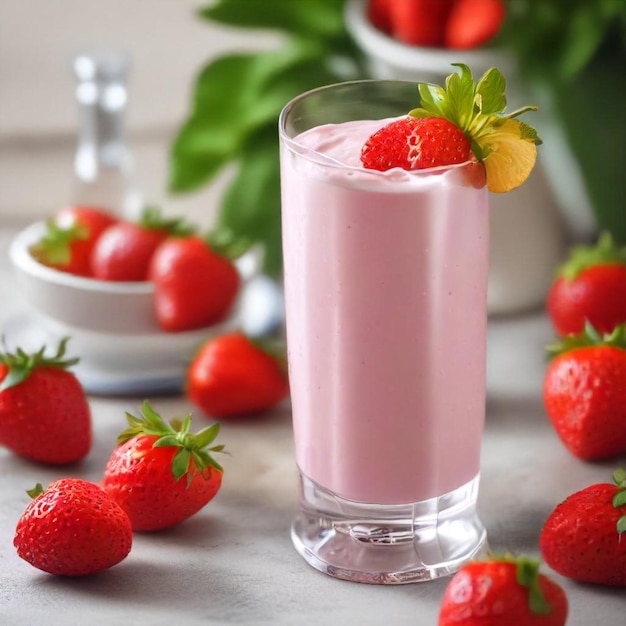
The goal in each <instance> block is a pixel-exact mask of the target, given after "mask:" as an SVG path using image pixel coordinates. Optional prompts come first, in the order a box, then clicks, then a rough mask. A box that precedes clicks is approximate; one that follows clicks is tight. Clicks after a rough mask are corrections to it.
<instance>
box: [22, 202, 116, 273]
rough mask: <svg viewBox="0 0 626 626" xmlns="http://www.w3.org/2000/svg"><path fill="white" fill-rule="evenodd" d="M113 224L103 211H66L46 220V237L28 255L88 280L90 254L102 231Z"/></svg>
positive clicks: (80, 207) (81, 207) (67, 209)
mask: <svg viewBox="0 0 626 626" xmlns="http://www.w3.org/2000/svg"><path fill="white" fill-rule="evenodd" d="M116 222H117V219H116V218H115V217H114V216H113V215H111V214H110V213H108V212H107V211H105V210H104V209H97V208H94V207H86V206H72V207H67V208H65V209H62V210H61V211H59V212H58V213H57V214H56V215H55V216H54V218H52V219H50V220H48V222H47V224H46V233H45V234H44V236H43V237H42V239H41V240H40V241H38V242H37V243H35V244H34V245H32V246H31V248H30V253H31V254H32V256H33V257H34V258H35V259H37V260H38V261H39V262H40V263H43V264H44V265H47V266H49V267H53V268H54V269H57V270H60V271H63V272H68V273H70V274H76V275H78V276H91V263H90V257H91V251H92V249H93V247H94V245H95V244H96V242H97V241H98V239H99V238H100V235H101V234H102V233H103V232H104V230H105V229H107V228H108V227H109V226H112V225H113V224H115V223H116Z"/></svg>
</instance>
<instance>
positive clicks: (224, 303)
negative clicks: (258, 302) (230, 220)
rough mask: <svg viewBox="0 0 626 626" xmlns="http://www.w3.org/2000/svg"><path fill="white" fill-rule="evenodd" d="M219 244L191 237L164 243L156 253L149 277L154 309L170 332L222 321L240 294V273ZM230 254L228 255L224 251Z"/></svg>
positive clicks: (158, 318) (164, 327)
mask: <svg viewBox="0 0 626 626" xmlns="http://www.w3.org/2000/svg"><path fill="white" fill-rule="evenodd" d="M221 252H222V250H221V248H220V247H219V246H218V245H217V244H211V243H208V242H207V241H205V240H203V239H201V238H199V237H195V236H191V237H186V238H182V239H181V238H171V239H167V240H166V241H164V242H163V243H162V244H161V245H160V246H159V247H158V249H157V250H156V252H155V253H154V256H153V258H152V262H151V264H150V270H149V276H150V279H151V280H152V281H154V290H155V291H154V307H155V313H156V317H157V320H158V322H159V324H160V326H161V327H162V328H163V329H164V330H166V331H168V332H177V331H183V330H192V329H194V328H202V327H204V326H210V325H211V324H215V323H217V322H220V321H222V320H223V319H224V318H225V317H226V316H227V315H228V314H229V312H230V310H231V308H232V306H233V304H234V302H235V299H236V297H237V294H238V292H239V285H240V278H239V273H238V272H237V269H236V268H235V266H234V265H233V264H232V263H231V261H230V260H229V259H228V258H227V257H226V256H223V255H222V253H221ZM224 254H227V252H224Z"/></svg>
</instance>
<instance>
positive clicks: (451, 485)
mask: <svg viewBox="0 0 626 626" xmlns="http://www.w3.org/2000/svg"><path fill="white" fill-rule="evenodd" d="M417 104H418V94H417V88H416V85H415V84H414V83H406V82H395V81H358V82H352V83H344V84H338V85H332V86H328V87H323V88H320V89H317V90H314V91H311V92H308V93H305V94H303V95H301V96H299V97H297V98H296V99H294V100H293V101H292V102H290V103H289V104H288V105H287V106H286V107H285V108H284V110H283V112H282V114H281V117H280V123H279V125H280V129H279V131H280V142H281V189H282V215H283V217H282V219H283V248H284V268H285V295H286V326H287V346H288V359H289V372H290V385H291V395H292V406H293V425H294V436H295V449H296V458H297V464H298V469H299V472H300V474H299V475H300V480H299V513H298V515H297V516H296V518H295V520H294V522H293V526H292V539H293V542H294V545H295V547H296V549H297V551H298V552H299V553H300V554H301V555H302V556H303V557H304V558H305V559H306V561H307V562H308V563H309V564H311V565H312V566H313V567H315V568H317V569H318V570H321V571H323V572H325V573H327V574H330V575H331V576H335V577H337V578H343V579H347V580H354V581H359V582H367V583H383V584H392V583H407V582H414V581H421V580H429V579H433V578H436V577H438V576H442V575H447V574H450V573H452V572H454V571H456V570H457V569H458V568H459V567H460V566H461V565H462V564H463V563H465V562H467V561H468V560H469V559H471V558H474V557H475V556H477V555H479V554H481V553H482V552H484V551H485V550H486V533H485V529H484V527H483V525H482V523H481V521H480V519H479V517H478V515H477V512H476V497H477V493H478V480H479V458H480V446H481V436H482V431H483V425H484V415H485V362H486V319H487V315H486V301H487V297H486V295H487V294H486V292H487V267H488V256H489V219H488V217H489V216H488V198H487V190H486V188H485V187H484V185H483V181H481V179H480V176H476V173H477V172H476V168H475V167H474V165H475V164H471V163H470V164H461V165H457V166H451V167H446V168H436V169H431V170H421V171H411V172H407V171H404V170H399V169H394V170H389V171H387V172H378V171H374V170H365V169H362V168H361V167H360V164H359V155H360V149H361V146H362V145H363V143H364V142H365V140H366V138H367V137H368V136H369V135H370V134H371V133H372V132H374V131H375V130H377V129H378V128H380V127H381V126H383V125H384V124H385V122H384V121H383V120H384V119H386V118H390V117H397V116H400V115H406V113H407V112H408V111H409V110H410V109H412V108H414V107H416V106H417ZM372 120H374V121H372Z"/></svg>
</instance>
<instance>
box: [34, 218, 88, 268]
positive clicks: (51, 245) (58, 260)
mask: <svg viewBox="0 0 626 626" xmlns="http://www.w3.org/2000/svg"><path fill="white" fill-rule="evenodd" d="M88 237H89V229H88V228H87V227H86V226H85V225H84V224H80V223H78V224H74V225H72V226H70V227H69V228H62V227H61V226H59V225H58V224H57V223H56V222H55V220H54V219H49V220H47V221H46V232H45V233H44V235H43V237H42V238H41V239H40V240H39V241H38V242H37V243H35V244H33V245H32V246H31V247H30V248H29V252H30V253H31V255H32V256H33V257H34V258H35V259H37V260H38V261H39V262H40V263H45V264H49V265H57V266H61V267H62V266H64V265H69V263H70V261H71V260H72V249H71V245H72V243H73V242H75V241H81V240H86V239H88Z"/></svg>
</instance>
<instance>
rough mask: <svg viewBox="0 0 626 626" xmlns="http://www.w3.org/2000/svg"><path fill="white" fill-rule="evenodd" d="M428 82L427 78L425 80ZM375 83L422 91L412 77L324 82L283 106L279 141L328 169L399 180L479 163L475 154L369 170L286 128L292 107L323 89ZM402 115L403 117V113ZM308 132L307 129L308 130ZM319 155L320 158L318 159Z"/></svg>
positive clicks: (302, 156)
mask: <svg viewBox="0 0 626 626" xmlns="http://www.w3.org/2000/svg"><path fill="white" fill-rule="evenodd" d="M422 82H424V81H422ZM372 83H376V84H380V85H382V84H389V85H404V86H409V85H414V86H415V91H416V98H419V94H418V93H417V85H418V84H419V82H416V81H411V80H396V79H382V78H381V79H378V78H367V79H359V80H350V81H343V82H337V83H330V84H328V85H321V86H319V87H315V88H313V89H309V90H307V91H304V92H302V93H300V94H298V95H297V96H295V97H294V98H292V99H291V100H289V101H288V102H287V103H286V104H285V106H284V107H283V108H282V110H281V112H280V115H279V118H278V135H279V140H280V142H281V143H282V144H283V145H284V146H285V147H286V148H287V149H288V150H289V152H291V153H292V154H295V155H297V156H299V157H301V158H303V159H306V160H307V161H310V162H311V163H315V164H317V165H320V166H322V167H328V168H332V169H341V170H346V171H352V172H360V173H364V174H368V175H370V176H375V177H382V178H389V177H394V178H395V179H396V180H397V179H398V175H400V174H403V175H405V176H409V177H411V178H412V177H416V176H426V175H428V174H441V173H443V172H446V171H448V170H454V169H461V168H463V167H466V166H468V165H470V164H472V163H476V162H478V160H477V159H476V158H475V157H473V158H470V159H468V160H466V161H463V162H462V163H453V164H450V165H438V166H436V167H428V168H423V169H413V170H405V169H403V168H399V167H394V168H391V169H388V170H375V169H369V168H365V167H358V166H353V165H346V164H345V163H342V162H340V161H336V160H335V159H332V158H331V157H327V156H326V155H324V154H322V153H320V152H317V151H315V150H311V149H310V148H307V147H306V146H303V145H302V144H301V143H298V142H297V141H296V140H295V138H293V137H291V136H290V135H289V134H288V133H287V131H286V121H287V118H288V116H289V114H290V112H291V111H292V109H293V108H294V107H295V106H296V105H297V104H298V103H299V102H302V101H303V100H305V99H306V98H308V97H310V96H311V95H314V94H317V93H320V92H323V91H330V90H332V89H338V88H340V87H346V88H349V87H352V86H355V87H356V86H360V85H367V84H372ZM407 115H408V112H407ZM399 117H401V116H399ZM304 132H306V131H304ZM315 157H317V158H315Z"/></svg>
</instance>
